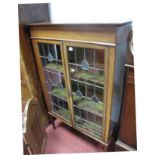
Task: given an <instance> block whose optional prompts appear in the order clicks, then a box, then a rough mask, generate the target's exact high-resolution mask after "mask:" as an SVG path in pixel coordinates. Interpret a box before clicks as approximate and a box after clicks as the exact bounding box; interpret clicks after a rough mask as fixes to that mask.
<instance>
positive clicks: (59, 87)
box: [38, 43, 70, 120]
mask: <svg viewBox="0 0 155 155" xmlns="http://www.w3.org/2000/svg"><path fill="white" fill-rule="evenodd" d="M38 48H39V54H40V59H41V63H42V69H43V73H44V78H45V85H46V88H47V91H48V95H49V98H50V101H51V104H52V109H51V111H52V112H54V113H56V114H58V115H61V116H62V117H63V118H66V119H67V120H70V113H69V110H68V104H67V90H66V86H65V79H64V68H63V65H62V57H61V51H60V45H55V44H47V43H39V44H38Z"/></svg>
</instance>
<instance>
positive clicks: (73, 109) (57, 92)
mask: <svg viewBox="0 0 155 155" xmlns="http://www.w3.org/2000/svg"><path fill="white" fill-rule="evenodd" d="M131 24H132V23H131V22H130V21H128V22H121V23H114V24H112V23H106V24H51V23H35V24H29V25H27V26H28V28H29V31H30V38H31V39H32V44H33V48H34V54H35V59H36V62H37V66H38V72H39V76H40V81H41V84H42V89H43V92H44V96H45V100H46V104H47V107H48V114H49V115H51V116H53V117H56V118H59V119H61V120H62V121H63V122H64V123H66V124H68V125H69V126H71V127H73V128H74V129H76V130H78V131H80V132H82V133H83V134H85V135H87V136H89V137H91V138H93V139H95V140H97V141H99V142H100V143H102V144H104V146H108V145H109V143H110V141H111V139H112V135H113V133H114V131H115V128H116V126H117V123H118V121H119V116H120V107H121V100H122V89H123V83H124V82H123V81H124V69H125V67H124V64H125V60H126V51H127V38H128V34H129V32H130V31H131Z"/></svg>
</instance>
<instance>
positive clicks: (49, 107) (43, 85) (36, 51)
mask: <svg viewBox="0 0 155 155" xmlns="http://www.w3.org/2000/svg"><path fill="white" fill-rule="evenodd" d="M32 42H33V48H34V51H35V52H34V53H35V58H36V61H37V66H38V71H39V76H40V79H41V85H42V88H43V90H44V91H43V92H44V95H45V100H46V103H47V106H48V111H49V114H50V115H53V116H54V117H56V116H57V115H55V114H52V113H51V112H50V111H51V104H50V100H49V97H48V92H47V90H46V86H45V84H44V81H45V79H44V73H43V72H42V64H41V60H40V56H39V49H38V43H49V44H56V45H59V46H60V50H61V56H62V60H64V58H63V57H64V56H63V52H62V43H61V42H60V41H53V40H52V41H51V40H33V41H32ZM62 65H63V68H64V79H65V86H66V88H67V81H66V76H65V75H66V69H65V66H64V61H62ZM67 101H69V97H68V95H67ZM67 104H68V102H67ZM68 107H70V106H69V105H68ZM69 111H70V108H69ZM70 113H71V111H70ZM57 117H59V118H60V119H61V120H62V121H63V122H66V121H65V120H64V119H63V118H62V117H61V116H57ZM71 122H72V120H71ZM67 124H68V125H69V123H67Z"/></svg>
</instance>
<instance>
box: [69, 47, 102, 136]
mask: <svg viewBox="0 0 155 155" xmlns="http://www.w3.org/2000/svg"><path fill="white" fill-rule="evenodd" d="M70 49H72V50H70ZM67 53H68V60H69V64H68V65H69V70H70V77H71V87H72V92H73V93H72V97H73V106H74V112H75V125H76V126H78V127H81V128H84V129H86V130H87V131H89V132H90V133H92V134H95V135H97V136H98V137H99V138H101V137H102V124H103V122H102V120H103V93H104V50H101V49H90V48H79V47H67Z"/></svg>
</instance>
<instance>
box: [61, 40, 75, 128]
mask: <svg viewBox="0 0 155 155" xmlns="http://www.w3.org/2000/svg"><path fill="white" fill-rule="evenodd" d="M62 47H63V54H64V61H65V68H66V80H67V91H68V103H69V108H70V114H71V121H72V122H71V123H72V126H73V127H74V125H75V118H74V109H73V98H72V88H71V82H70V73H69V67H68V55H67V50H66V47H67V46H66V45H65V43H64V42H63V43H62Z"/></svg>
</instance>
